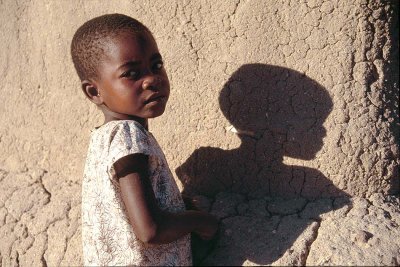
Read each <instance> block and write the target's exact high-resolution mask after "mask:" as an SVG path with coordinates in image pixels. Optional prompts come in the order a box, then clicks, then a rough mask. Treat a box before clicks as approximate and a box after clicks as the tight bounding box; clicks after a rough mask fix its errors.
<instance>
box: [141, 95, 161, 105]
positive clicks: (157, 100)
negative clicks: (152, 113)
mask: <svg viewBox="0 0 400 267" xmlns="http://www.w3.org/2000/svg"><path fill="white" fill-rule="evenodd" d="M164 99H165V96H163V95H160V96H155V97H150V99H148V100H146V101H145V102H144V103H145V104H149V103H152V102H161V101H163V100H164Z"/></svg>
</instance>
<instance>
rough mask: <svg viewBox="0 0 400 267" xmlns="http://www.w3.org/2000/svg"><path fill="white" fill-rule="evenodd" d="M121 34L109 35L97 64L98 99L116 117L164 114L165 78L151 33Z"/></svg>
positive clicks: (166, 94)
mask: <svg viewBox="0 0 400 267" xmlns="http://www.w3.org/2000/svg"><path fill="white" fill-rule="evenodd" d="M143 35H144V36H142V37H137V36H135V35H133V34H132V33H129V32H125V33H121V34H120V35H118V36H117V37H114V38H112V39H111V40H110V41H109V42H108V44H107V46H106V50H105V54H106V55H105V56H104V60H103V61H102V62H101V63H100V65H99V67H98V79H97V80H96V85H97V89H98V93H99V94H100V96H101V100H102V102H103V103H104V104H105V106H107V108H108V109H110V110H111V111H112V112H115V113H117V114H120V115H122V116H120V117H128V118H131V117H132V118H135V117H136V118H142V119H147V118H154V117H157V116H160V115H161V114H163V113H164V110H165V106H166V103H167V100H168V97H169V90H170V89H169V81H168V77H167V74H166V72H165V69H164V67H163V61H162V58H161V55H160V53H159V51H158V48H157V44H156V42H155V40H154V38H153V36H151V34H149V33H146V34H143Z"/></svg>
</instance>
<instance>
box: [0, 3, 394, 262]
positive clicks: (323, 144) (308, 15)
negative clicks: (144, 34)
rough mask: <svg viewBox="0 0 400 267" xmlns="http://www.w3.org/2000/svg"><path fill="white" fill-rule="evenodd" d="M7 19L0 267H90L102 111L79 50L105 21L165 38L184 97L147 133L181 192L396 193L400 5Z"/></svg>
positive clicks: (48, 10)
mask: <svg viewBox="0 0 400 267" xmlns="http://www.w3.org/2000/svg"><path fill="white" fill-rule="evenodd" d="M0 12H1V16H0V28H1V31H0V33H1V41H2V42H1V49H0V62H1V63H0V74H1V76H0V77H1V81H2V83H1V105H0V123H1V127H0V151H1V152H2V153H1V154H0V190H1V194H0V227H1V231H0V236H1V243H2V245H1V249H0V258H1V259H2V261H4V260H6V261H7V262H9V261H10V262H20V263H27V264H28V263H30V264H31V263H34V264H35V265H40V264H44V263H48V264H51V265H58V264H62V263H64V264H65V263H74V262H76V263H79V260H80V257H81V255H80V250H79V246H80V228H79V227H80V181H81V178H82V172H83V165H84V160H85V156H86V149H87V145H88V138H89V134H90V129H92V128H93V127H94V126H97V125H99V124H100V123H101V120H102V118H101V116H100V113H99V112H98V111H97V110H96V108H95V107H94V106H93V105H91V104H90V103H89V102H88V101H87V100H86V99H85V98H84V96H83V94H82V92H81V91H80V87H79V81H78V79H77V75H76V74H75V72H74V69H73V65H72V62H71V59H70V55H69V45H70V41H71V39H72V36H73V33H74V32H75V30H76V29H77V27H79V26H80V25H81V24H82V23H83V22H85V21H87V20H88V19H90V18H92V17H95V16H98V15H101V14H104V13H113V12H118V13H124V14H127V15H131V16H133V17H135V18H137V19H139V20H141V21H142V22H143V23H144V24H146V25H147V26H148V27H149V28H150V29H151V30H152V32H153V33H154V35H155V37H156V39H157V42H158V44H159V48H160V51H161V53H162V54H163V57H164V59H165V63H166V69H167V72H168V74H169V78H170V82H171V97H170V100H169V104H168V107H167V110H166V112H165V114H164V115H163V116H161V117H160V118H157V119H155V120H154V121H152V122H151V125H150V127H151V130H152V132H153V133H154V135H155V136H156V137H157V139H158V141H159V142H160V144H161V146H162V147H163V149H164V152H165V154H166V157H167V159H168V161H169V164H170V167H171V170H172V171H173V173H175V172H174V170H176V173H177V174H176V178H177V181H178V183H179V185H180V187H181V189H183V190H187V191H189V192H193V191H194V192H199V193H202V194H205V195H209V196H213V195H214V194H215V193H217V192H218V191H221V190H225V191H234V192H240V193H251V194H253V193H254V194H256V193H259V194H264V193H268V194H269V195H276V196H299V197H306V198H308V197H310V198H315V197H326V196H339V195H341V196H343V195H346V196H361V197H363V196H370V195H372V194H373V193H379V192H380V193H383V194H388V193H391V194H393V193H399V178H398V165H399V151H398V144H396V140H398V139H399V124H398V122H399V119H398V106H397V102H398V74H399V69H398V20H396V18H397V17H398V3H397V2H396V1H361V0H359V1H351V2H350V1H344V0H343V1H322V0H321V1H304V2H303V1H261V0H254V1H244V0H241V1H217V2H216V1H168V2H165V1H118V2H117V1H115V2H114V1H103V2H100V1H46V0H42V1H12V0H3V1H0ZM60 233H62V234H61V235H60ZM32 261H33V262H32Z"/></svg>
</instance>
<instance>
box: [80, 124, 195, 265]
mask: <svg viewBox="0 0 400 267" xmlns="http://www.w3.org/2000/svg"><path fill="white" fill-rule="evenodd" d="M135 153H143V154H146V155H148V156H149V178H150V180H151V184H152V187H153V191H154V195H155V197H156V201H157V204H158V205H159V207H160V208H161V209H163V210H167V211H170V212H178V211H183V210H185V206H184V203H183V201H182V197H181V194H180V192H179V189H178V187H177V185H176V183H175V180H174V178H173V176H172V174H171V171H170V170H169V167H168V164H167V162H166V160H165V156H164V154H163V152H162V150H161V148H160V147H159V145H158V143H157V141H156V140H155V138H154V137H153V135H152V134H151V133H150V132H148V131H147V130H146V129H145V128H144V127H143V126H142V125H141V124H139V123H138V122H135V121H130V120H120V121H111V122H108V123H106V124H105V125H103V126H101V127H100V128H98V129H95V130H93V131H92V135H91V140H90V145H89V150H88V155H87V158H86V165H85V171H84V177H83V181H82V242H83V257H84V265H85V266H92V265H96V266H104V265H120V266H121V265H137V266H144V265H150V266H187V265H191V264H192V259H191V250H190V235H186V236H184V237H182V238H180V239H178V240H176V241H174V242H171V243H168V244H162V245H148V244H144V243H142V242H141V241H140V240H139V239H138V238H136V236H135V233H134V232H133V230H132V226H131V225H130V224H129V220H128V217H127V214H126V212H125V207H124V204H123V202H122V199H121V195H120V187H119V183H118V181H117V179H116V177H115V172H114V169H113V164H114V163H115V162H116V161H117V160H118V159H120V158H122V157H124V156H126V155H129V154H135Z"/></svg>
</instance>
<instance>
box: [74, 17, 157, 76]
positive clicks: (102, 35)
mask: <svg viewBox="0 0 400 267" xmlns="http://www.w3.org/2000/svg"><path fill="white" fill-rule="evenodd" d="M121 31H129V32H132V33H134V34H138V36H140V35H142V34H144V33H150V34H151V32H150V30H149V29H148V28H147V27H146V26H144V25H143V24H142V23H141V22H139V21H138V20H136V19H134V18H131V17H129V16H126V15H123V14H107V15H103V16H99V17H96V18H93V19H91V20H89V21H87V22H85V23H84V24H83V25H82V26H80V27H79V28H78V30H77V31H76V32H75V34H74V37H73V38H72V42H71V56H72V61H73V62H74V66H75V69H76V72H77V73H78V76H79V78H80V79H81V81H83V80H86V79H90V78H96V77H97V66H98V64H99V63H100V61H101V60H102V58H103V55H104V41H105V40H106V39H107V38H112V37H114V36H116V35H117V34H120V33H121Z"/></svg>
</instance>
